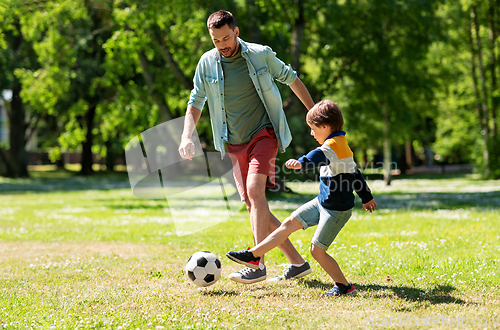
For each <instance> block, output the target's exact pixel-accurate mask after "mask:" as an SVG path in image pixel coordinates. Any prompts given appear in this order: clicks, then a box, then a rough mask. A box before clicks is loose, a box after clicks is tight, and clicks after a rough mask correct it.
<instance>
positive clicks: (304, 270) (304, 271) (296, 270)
mask: <svg viewBox="0 0 500 330" xmlns="http://www.w3.org/2000/svg"><path fill="white" fill-rule="evenodd" d="M311 272H312V270H311V266H309V263H308V262H307V261H306V262H305V263H304V264H303V265H302V266H300V267H297V266H294V265H289V266H288V268H287V269H286V270H285V272H284V273H283V275H278V276H276V277H275V278H272V279H270V281H283V280H291V279H294V278H301V277H304V276H306V275H308V274H311Z"/></svg>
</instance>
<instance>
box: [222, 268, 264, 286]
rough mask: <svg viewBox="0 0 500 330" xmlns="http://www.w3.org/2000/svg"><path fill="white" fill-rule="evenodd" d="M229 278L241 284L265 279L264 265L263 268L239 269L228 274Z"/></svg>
mask: <svg viewBox="0 0 500 330" xmlns="http://www.w3.org/2000/svg"><path fill="white" fill-rule="evenodd" d="M229 279H231V280H233V281H235V282H238V283H243V284H251V283H255V282H260V281H264V280H265V279H266V267H264V269H252V268H249V267H245V268H243V269H242V270H240V271H237V272H234V273H232V274H230V275H229Z"/></svg>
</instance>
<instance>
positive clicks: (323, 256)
mask: <svg viewBox="0 0 500 330" xmlns="http://www.w3.org/2000/svg"><path fill="white" fill-rule="evenodd" d="M311 255H312V256H313V258H314V259H316V261H317V262H318V263H319V265H320V266H321V268H323V269H324V270H325V272H326V273H327V274H328V275H330V277H331V278H332V280H333V281H334V282H335V283H342V284H344V285H346V286H348V285H349V282H348V281H347V279H346V278H345V276H344V273H342V270H341V269H340V266H339V264H338V263H337V261H335V259H333V258H332V256H330V255H329V254H328V253H326V251H325V250H324V249H322V248H320V247H319V246H316V245H314V244H311Z"/></svg>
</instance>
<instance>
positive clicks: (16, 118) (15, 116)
mask: <svg viewBox="0 0 500 330" xmlns="http://www.w3.org/2000/svg"><path fill="white" fill-rule="evenodd" d="M15 26H16V30H17V34H16V35H15V37H14V38H13V40H12V44H11V45H10V47H11V49H12V51H13V52H14V54H18V53H19V52H20V49H21V47H22V45H23V43H24V42H25V41H24V38H23V35H22V33H21V25H20V23H19V21H16V22H15ZM18 60H20V59H18ZM21 89H22V86H21V83H20V82H19V80H18V79H17V78H14V81H13V83H12V101H11V102H10V107H7V108H6V110H7V117H8V119H9V127H10V131H9V144H10V148H9V150H8V152H6V154H5V155H4V157H2V158H5V161H6V162H7V163H6V165H7V166H6V168H7V173H6V174H7V176H9V177H14V178H19V177H29V173H28V157H27V154H26V150H25V147H26V142H27V141H26V139H25V136H26V128H27V125H26V121H25V120H26V112H25V110H24V104H23V100H22V99H21V95H20V94H21Z"/></svg>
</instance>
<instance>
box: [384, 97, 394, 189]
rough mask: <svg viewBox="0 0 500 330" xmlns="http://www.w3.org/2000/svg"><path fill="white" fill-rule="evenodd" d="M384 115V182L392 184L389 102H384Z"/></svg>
mask: <svg viewBox="0 0 500 330" xmlns="http://www.w3.org/2000/svg"><path fill="white" fill-rule="evenodd" d="M382 116H383V117H384V182H385V184H386V185H388V186H390V185H391V180H392V177H391V165H392V157H391V150H392V143H391V138H390V136H389V130H390V124H389V113H388V110H387V103H384V104H382Z"/></svg>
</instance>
